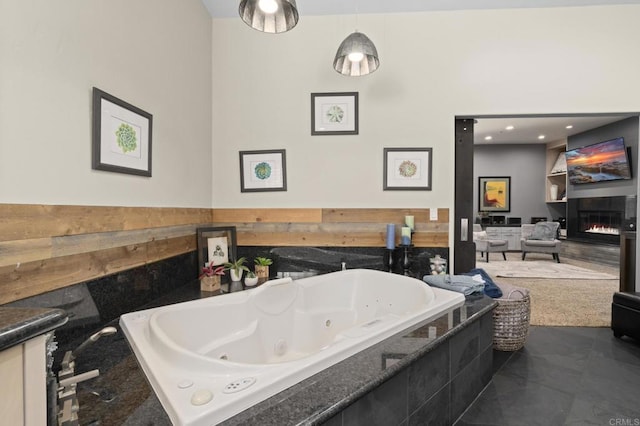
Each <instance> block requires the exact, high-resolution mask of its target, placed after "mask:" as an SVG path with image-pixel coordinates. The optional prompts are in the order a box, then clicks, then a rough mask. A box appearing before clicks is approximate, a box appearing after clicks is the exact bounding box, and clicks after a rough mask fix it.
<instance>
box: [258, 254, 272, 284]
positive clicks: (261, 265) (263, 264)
mask: <svg viewBox="0 0 640 426" xmlns="http://www.w3.org/2000/svg"><path fill="white" fill-rule="evenodd" d="M254 262H255V264H256V266H255V270H256V275H257V276H258V278H260V280H261V282H264V281H266V280H268V279H269V265H271V264H273V260H271V259H269V258H268V257H260V256H258V257H256V258H255V259H254Z"/></svg>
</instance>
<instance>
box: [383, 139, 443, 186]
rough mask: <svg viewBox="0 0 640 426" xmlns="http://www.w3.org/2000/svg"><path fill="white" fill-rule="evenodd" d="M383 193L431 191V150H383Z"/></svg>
mask: <svg viewBox="0 0 640 426" xmlns="http://www.w3.org/2000/svg"><path fill="white" fill-rule="evenodd" d="M383 157H384V160H383V183H382V189H383V190H384V191H431V185H432V180H431V177H432V164H433V148H384V149H383Z"/></svg>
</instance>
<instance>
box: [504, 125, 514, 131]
mask: <svg viewBox="0 0 640 426" xmlns="http://www.w3.org/2000/svg"><path fill="white" fill-rule="evenodd" d="M513 129H515V127H513V126H507V127H505V130H513Z"/></svg>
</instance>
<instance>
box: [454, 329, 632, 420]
mask: <svg viewBox="0 0 640 426" xmlns="http://www.w3.org/2000/svg"><path fill="white" fill-rule="evenodd" d="M493 364H494V365H493V367H494V376H493V380H492V381H491V383H489V385H488V386H487V387H486V388H485V389H484V390H483V391H482V393H481V394H480V395H479V396H478V398H477V399H476V400H475V402H474V403H473V404H472V405H471V406H470V407H469V408H468V409H467V410H466V411H465V413H464V414H463V415H462V416H461V417H460V418H459V419H458V421H457V422H456V423H455V425H456V426H466V425H483V426H489V425H500V426H505V425H506V426H511V425H527V426H533V425H544V426H551V425H581V426H582V425H603V426H622V425H624V426H628V425H634V426H640V342H638V341H635V340H633V339H631V338H628V337H624V338H622V339H616V338H615V337H613V332H612V331H611V330H610V329H609V328H587V327H531V328H530V333H529V337H528V338H527V342H526V344H525V347H524V348H522V349H521V350H519V351H517V352H513V353H509V352H497V351H494V360H493Z"/></svg>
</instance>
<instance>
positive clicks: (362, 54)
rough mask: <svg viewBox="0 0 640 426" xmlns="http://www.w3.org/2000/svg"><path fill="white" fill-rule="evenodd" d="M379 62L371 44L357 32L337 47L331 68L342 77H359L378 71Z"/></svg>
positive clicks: (364, 36) (376, 52)
mask: <svg viewBox="0 0 640 426" xmlns="http://www.w3.org/2000/svg"><path fill="white" fill-rule="evenodd" d="M379 65H380V60H379V59H378V51H377V50H376V46H375V45H374V44H373V42H372V41H371V40H370V39H369V37H367V36H366V35H364V34H363V33H360V32H358V31H357V30H356V31H355V32H354V33H352V34H351V35H349V36H348V37H347V38H345V39H344V41H343V42H342V43H341V44H340V47H338V52H337V53H336V57H335V59H334V60H333V68H334V69H335V70H336V71H338V72H339V73H340V74H342V75H348V76H352V77H359V76H361V75H367V74H370V73H372V72H374V71H375V70H377V69H378V66H379Z"/></svg>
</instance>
